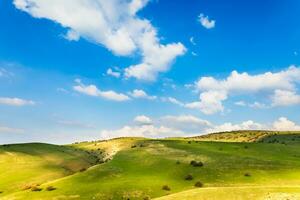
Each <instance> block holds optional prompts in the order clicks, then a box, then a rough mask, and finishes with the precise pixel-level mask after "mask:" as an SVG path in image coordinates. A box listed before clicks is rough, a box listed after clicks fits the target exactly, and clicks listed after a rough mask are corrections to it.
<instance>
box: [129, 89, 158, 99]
mask: <svg viewBox="0 0 300 200" xmlns="http://www.w3.org/2000/svg"><path fill="white" fill-rule="evenodd" d="M129 94H130V96H132V97H134V98H137V99H149V100H155V99H156V98H157V97H156V96H150V95H148V94H147V93H146V92H145V91H144V90H137V89H135V90H133V91H132V92H130V93H129Z"/></svg>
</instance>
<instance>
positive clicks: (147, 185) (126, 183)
mask: <svg viewBox="0 0 300 200" xmlns="http://www.w3.org/2000/svg"><path fill="white" fill-rule="evenodd" d="M235 134H236V133H235ZM241 134H244V132H243V133H241ZM299 136H300V134H298V133H292V134H291V133H289V134H287V133H276V135H275V134H272V135H268V136H267V137H263V138H260V139H259V140H257V142H218V141H213V142H212V141H198V140H199V139H197V138H187V139H170V140H168V139H161V140H151V139H143V138H118V139H113V140H107V141H94V142H83V143H77V144H73V145H70V146H67V147H65V148H67V149H69V148H70V149H72V152H73V151H75V152H77V151H80V152H85V151H88V152H89V153H83V154H84V155H85V156H88V155H89V156H91V158H94V157H95V156H96V157H97V158H98V159H99V157H100V156H102V158H103V161H105V162H104V163H102V160H101V161H100V162H99V160H98V163H101V164H97V165H95V166H93V167H90V168H89V169H87V170H86V171H84V172H81V173H75V174H73V175H70V176H66V177H64V178H57V179H56V180H54V179H52V181H51V180H48V181H47V183H44V184H41V185H40V186H39V188H40V189H42V190H41V191H31V190H23V191H22V190H20V191H18V192H14V193H11V194H8V195H4V193H3V194H2V198H3V199H46V200H47V199H113V200H114V199H130V200H132V199H153V198H158V197H162V196H165V197H162V198H161V199H162V200H163V199H166V200H167V199H221V198H222V199H226V198H224V195H225V194H227V193H230V194H231V196H229V197H228V199H240V198H239V197H241V196H244V197H245V199H246V197H247V195H248V197H249V198H248V199H251V197H252V199H266V198H268V195H271V196H270V198H271V199H272V198H273V197H275V198H277V196H276V195H279V196H280V195H288V196H289V197H291V198H290V199H293V198H294V197H295V198H296V199H297V197H298V196H297V195H299V194H300V190H299V188H298V187H299V185H300V148H299V145H300V140H299ZM274 137H275V138H274ZM274 139H276V140H279V141H280V142H277V141H276V142H274ZM259 141H260V142H259ZM270 141H271V142H270ZM75 149H78V150H77V151H76V150H75ZM85 156H84V157H85ZM63 160H65V159H63ZM66 163H68V162H66ZM89 163H92V162H89ZM58 168H59V167H58ZM47 169H49V168H47ZM51 170H52V169H51ZM74 171H76V170H73V172H74ZM62 176H63V175H62ZM0 183H1V184H2V186H3V185H5V184H3V183H2V179H0ZM196 183H197V184H196ZM49 186H51V187H53V188H55V190H51V191H48V190H47V188H49ZM197 186H198V187H201V188H198V187H197ZM197 188H198V189H197ZM170 194H172V195H170ZM273 194H274V195H275V196H274V195H273ZM166 195H170V196H166ZM191 195H192V196H191ZM272 195H273V196H272Z"/></svg>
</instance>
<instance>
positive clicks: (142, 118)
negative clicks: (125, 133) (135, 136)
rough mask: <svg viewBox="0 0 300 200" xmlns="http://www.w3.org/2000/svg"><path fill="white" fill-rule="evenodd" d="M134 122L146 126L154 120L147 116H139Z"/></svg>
mask: <svg viewBox="0 0 300 200" xmlns="http://www.w3.org/2000/svg"><path fill="white" fill-rule="evenodd" d="M133 121H134V122H137V123H138V124H144V125H149V124H152V120H151V119H150V118H149V117H147V116H145V115H138V116H136V117H135V118H134V120H133Z"/></svg>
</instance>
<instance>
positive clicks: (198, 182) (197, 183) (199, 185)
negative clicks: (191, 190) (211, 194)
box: [195, 181, 203, 187]
mask: <svg viewBox="0 0 300 200" xmlns="http://www.w3.org/2000/svg"><path fill="white" fill-rule="evenodd" d="M195 187H203V183H202V182H200V181H197V182H196V183H195Z"/></svg>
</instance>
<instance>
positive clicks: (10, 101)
mask: <svg viewBox="0 0 300 200" xmlns="http://www.w3.org/2000/svg"><path fill="white" fill-rule="evenodd" d="M0 104H4V105H9V106H26V105H35V102H34V101H31V100H25V99H19V98H8V97H0Z"/></svg>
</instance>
